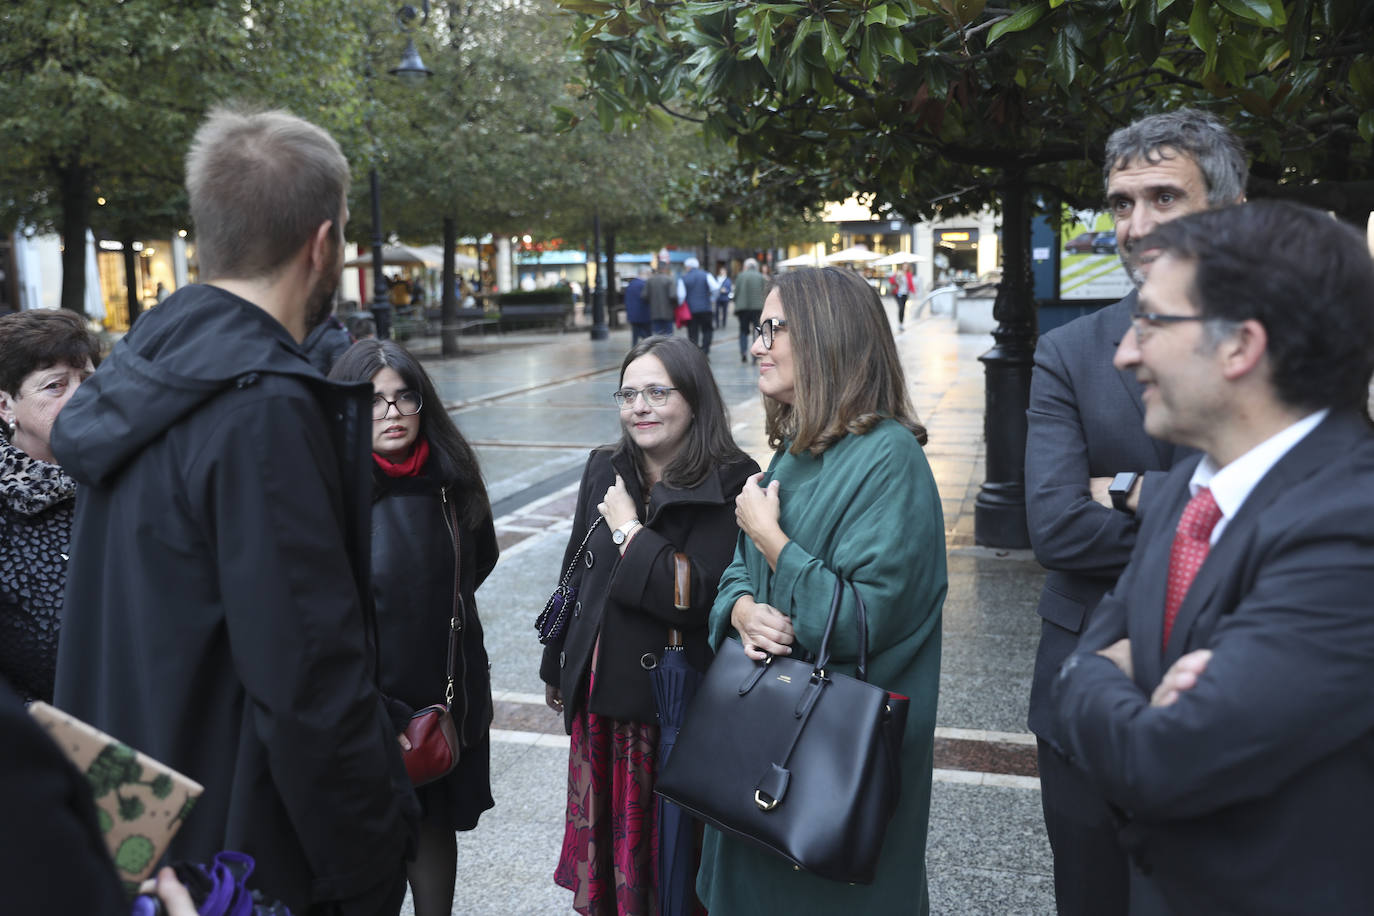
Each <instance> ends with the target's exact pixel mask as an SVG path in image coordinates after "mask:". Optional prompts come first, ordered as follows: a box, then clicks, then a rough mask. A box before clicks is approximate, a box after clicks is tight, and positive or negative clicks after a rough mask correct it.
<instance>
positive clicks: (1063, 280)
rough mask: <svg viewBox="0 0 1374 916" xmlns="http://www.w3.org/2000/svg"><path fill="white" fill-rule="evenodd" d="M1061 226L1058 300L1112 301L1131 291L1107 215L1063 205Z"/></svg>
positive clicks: (1129, 281)
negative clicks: (1071, 208) (1072, 208)
mask: <svg viewBox="0 0 1374 916" xmlns="http://www.w3.org/2000/svg"><path fill="white" fill-rule="evenodd" d="M1060 227H1061V228H1060V232H1059V236H1060V237H1059V247H1060V260H1059V298H1060V299H1112V300H1115V299H1120V298H1121V297H1122V296H1124V295H1126V294H1127V293H1128V292H1130V291H1131V278H1130V277H1129V276H1127V275H1126V268H1125V267H1123V266H1122V264H1121V259H1120V257H1118V255H1117V250H1116V233H1115V231H1114V228H1113V226H1112V218H1111V215H1110V214H1107V213H1101V212H1097V211H1092V210H1086V211H1085V210H1070V209H1068V208H1067V207H1066V208H1065V209H1064V216H1063V219H1062V220H1061V221H1060Z"/></svg>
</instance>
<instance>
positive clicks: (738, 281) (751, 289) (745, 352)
mask: <svg viewBox="0 0 1374 916" xmlns="http://www.w3.org/2000/svg"><path fill="white" fill-rule="evenodd" d="M767 285H768V281H767V280H766V279H765V278H764V276H763V274H761V273H759V262H758V261H756V260H754V259H753V258H745V259H744V269H743V270H741V271H740V272H739V275H738V276H737V277H735V318H736V319H737V320H738V321H739V361H740V362H747V361H748V359H749V344H750V343H751V342H752V341H753V339H754V325H755V324H756V323H757V322H758V320H759V315H760V314H762V312H763V293H764V290H765V288H766V287H767ZM754 361H755V362H757V361H758V357H757V356H756V357H754Z"/></svg>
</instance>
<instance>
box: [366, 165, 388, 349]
mask: <svg viewBox="0 0 1374 916" xmlns="http://www.w3.org/2000/svg"><path fill="white" fill-rule="evenodd" d="M368 181H369V182H370V183H371V185H372V320H373V321H375V322H376V323H377V338H378V339H379V340H386V339H387V338H389V337H390V336H391V302H390V300H388V299H387V295H386V293H387V290H386V278H385V277H383V276H382V186H381V182H380V181H378V180H377V166H376V165H375V164H374V165H373V166H372V168H371V170H370V171H369V172H368Z"/></svg>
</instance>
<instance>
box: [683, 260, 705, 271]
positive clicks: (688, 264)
mask: <svg viewBox="0 0 1374 916" xmlns="http://www.w3.org/2000/svg"><path fill="white" fill-rule="evenodd" d="M682 266H683V267H685V268H687V269H688V270H696V269H697V268H698V267H700V266H701V262H700V261H698V260H697V259H696V258H688V259H687V260H685V261H683V262H682Z"/></svg>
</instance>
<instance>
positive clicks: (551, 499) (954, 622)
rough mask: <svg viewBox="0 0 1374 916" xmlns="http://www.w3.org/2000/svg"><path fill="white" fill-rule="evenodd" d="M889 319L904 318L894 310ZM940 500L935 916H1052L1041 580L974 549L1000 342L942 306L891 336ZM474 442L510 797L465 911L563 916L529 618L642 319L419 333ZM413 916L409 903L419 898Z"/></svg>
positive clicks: (492, 828)
mask: <svg viewBox="0 0 1374 916" xmlns="http://www.w3.org/2000/svg"><path fill="white" fill-rule="evenodd" d="M889 311H890V312H891V311H892V308H891V304H890V303H889ZM733 330H734V319H733V317H732V318H731V325H730V326H729V327H728V328H727V329H726V331H722V332H717V337H716V341H715V346H714V347H713V350H712V353H711V362H712V368H713V371H714V373H715V377H716V380H717V383H718V384H719V386H720V388H721V392H722V395H723V397H724V399H725V401H726V404H727V406H728V407H729V408H730V413H731V419H732V425H733V429H734V431H735V436H736V439H737V441H738V442H739V443H740V445H741V446H742V447H743V448H744V449H745V450H746V451H748V452H749V453H750V454H752V455H753V456H754V457H755V458H756V459H757V460H758V461H759V463H760V464H761V465H766V464H767V461H768V458H769V452H768V448H767V443H766V441H765V437H764V433H763V409H762V404H761V401H760V399H759V395H758V393H757V390H756V388H755V382H756V378H757V376H756V372H755V369H754V367H753V365H752V363H749V364H741V363H740V361H739V352H738V347H737V338H736V336H735V334H734V333H733ZM897 343H898V351H899V353H900V355H901V357H902V361H903V364H904V366H905V367H906V372H907V380H908V384H909V386H910V390H911V395H912V399H913V402H914V404H915V406H916V409H917V411H918V413H919V414H920V417H921V420H922V422H924V423H925V424H926V426H927V427H928V429H929V431H930V443H929V445H928V446H927V449H926V452H927V455H928V457H929V459H930V463H931V467H932V469H933V471H934V474H935V479H936V483H937V485H938V487H939V490H940V493H941V497H942V504H943V508H944V515H945V523H946V540H947V549H948V563H949V596H948V599H947V600H946V603H945V609H944V645H943V650H944V651H943V654H944V658H943V663H942V670H941V678H940V703H939V711H938V714H937V726H938V728H937V744H936V761H935V765H936V774H935V786H934V794H933V799H932V809H931V824H930V840H929V849H928V852H927V866H928V869H929V874H930V893H931V911H932V912H933V913H936V914H969V916H973V914H997V916H1005V914H1042V913H1043V914H1049V913H1053V911H1054V904H1053V885H1052V880H1051V877H1050V856H1049V847H1048V843H1047V841H1046V839H1045V833H1044V826H1043V823H1042V820H1041V815H1040V793H1039V782H1038V780H1037V779H1036V778H1035V755H1034V741H1033V738H1032V737H1031V735H1030V734H1029V733H1028V732H1027V731H1026V728H1025V721H1026V702H1027V697H1028V695H1029V691H1030V674H1031V667H1032V661H1033V659H1034V653H1035V644H1036V639H1037V637H1038V633H1039V624H1038V617H1037V616H1036V613H1035V605H1036V599H1037V597H1038V594H1039V589H1040V583H1041V580H1042V578H1043V572H1042V570H1041V569H1040V567H1039V565H1038V564H1037V563H1036V562H1035V561H1034V559H1033V558H1032V557H1031V556H1030V554H1029V552H1028V551H998V550H990V549H987V548H980V547H976V546H974V543H973V501H974V498H975V497H976V496H977V493H978V487H979V485H980V484H981V482H982V474H983V367H982V364H981V363H979V362H978V361H977V357H978V356H979V355H980V354H981V353H983V352H985V351H986V350H987V349H988V348H989V347H990V346H991V343H992V341H991V338H990V337H989V336H987V335H960V334H959V333H957V329H956V327H955V324H954V322H953V321H951V320H950V319H949V318H948V317H947V316H934V317H930V316H928V317H925V318H922V319H919V320H913V321H908V323H907V325H906V329H905V331H904V332H902V333H900V334H899V335H898V336H897ZM410 344H411V345H412V347H413V349H414V350H415V351H416V352H417V353H419V354H420V355H421V356H422V358H424V361H425V365H426V367H427V368H428V370H429V371H430V373H431V375H432V376H433V377H434V379H435V382H436V383H437V385H438V387H439V391H440V395H441V396H442V397H443V399H444V401H445V404H446V406H447V407H448V408H449V409H450V410H451V412H452V414H453V416H454V418H455V420H456V421H457V422H458V424H459V426H460V427H461V429H462V430H463V433H464V435H466V436H467V437H468V439H469V441H470V442H472V443H473V445H474V447H475V448H476V450H477V453H478V456H479V458H480V460H481V463H482V468H483V473H484V474H485V476H486V480H487V486H488V489H489V491H490V493H491V497H492V502H493V506H494V507H495V509H496V512H497V516H498V518H497V531H498V537H499V539H500V542H501V547H502V556H501V560H500V562H499V563H498V564H497V567H496V570H495V571H494V572H493V573H492V575H491V577H490V578H489V579H488V580H487V582H486V584H484V585H483V587H482V588H481V590H479V591H478V593H477V599H478V605H479V608H480V613H481V615H482V619H483V624H484V627H485V629H486V638H487V648H488V653H489V655H490V656H491V661H492V684H493V690H494V693H495V697H496V701H497V711H496V721H495V723H494V726H493V733H492V737H493V742H492V776H493V790H494V795H495V798H496V807H495V808H494V809H493V810H492V811H490V812H488V813H487V814H485V815H484V816H483V818H482V822H481V824H480V825H479V826H478V828H477V829H476V830H474V831H472V832H469V833H462V834H459V839H458V850H459V853H458V856H459V859H458V886H457V891H456V896H455V902H454V907H453V912H454V913H455V914H457V913H463V914H491V916H498V914H500V916H506V914H545V913H550V914H564V913H570V912H571V895H570V893H569V892H567V891H564V890H562V889H561V888H558V887H556V886H555V885H554V884H553V880H552V875H553V869H554V865H555V863H556V861H557V858H558V852H559V848H560V845H561V841H562V833H563V803H564V791H565V781H566V764H567V746H568V742H567V738H566V736H564V734H563V731H562V727H561V720H560V718H559V717H558V716H556V715H555V714H554V713H553V712H551V711H549V710H548V709H547V708H546V707H545V706H544V705H543V686H542V684H541V682H540V681H539V677H538V666H539V653H540V646H539V644H538V641H537V640H536V639H535V635H534V631H533V627H532V623H533V620H534V617H535V615H536V614H537V613H538V611H539V610H540V609H541V608H542V607H543V603H544V601H545V599H546V598H547V597H548V593H549V592H550V591H551V590H552V588H553V586H554V585H555V584H556V580H557V577H558V575H559V572H560V570H559V565H560V562H561V558H562V554H563V549H564V547H565V545H566V540H567V535H568V531H569V528H570V524H571V522H570V517H571V514H572V508H573V504H574V502H575V499H576V494H577V483H578V480H579V479H580V474H581V469H582V466H583V464H584V462H585V461H586V457H587V452H588V451H589V450H590V449H591V448H594V447H595V446H597V445H600V444H603V443H605V442H609V441H612V440H614V439H615V438H616V437H617V435H618V424H617V412H616V410H615V407H614V405H613V403H612V401H611V397H610V393H611V391H613V390H614V389H615V387H616V383H617V380H618V369H619V365H620V360H621V358H622V357H623V355H624V353H625V351H626V350H627V349H628V347H629V331H628V330H627V329H622V330H614V331H612V332H611V336H610V338H609V339H608V340H605V341H592V340H590V338H589V334H588V332H587V328H586V327H585V326H584V327H581V328H577V329H575V330H572V331H568V332H566V333H562V334H559V333H512V334H505V335H497V334H494V333H489V334H487V335H486V336H485V337H481V338H476V337H474V338H467V337H465V338H464V339H463V353H462V354H461V355H460V356H458V357H453V358H447V359H445V358H440V357H439V356H438V354H437V341H434V340H430V339H420V340H417V341H411V342H410ZM405 912H406V913H409V912H411V911H410V909H409V903H408V902H407V908H406V910H405Z"/></svg>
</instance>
